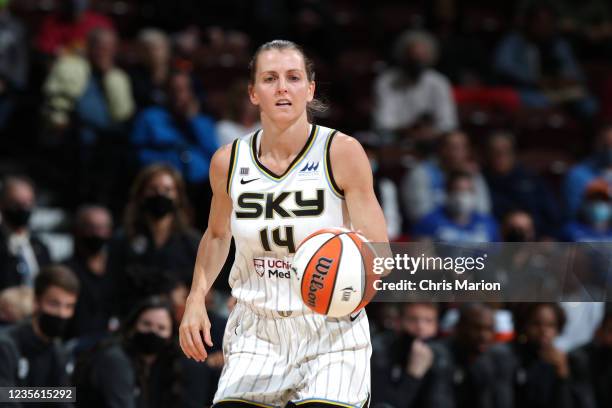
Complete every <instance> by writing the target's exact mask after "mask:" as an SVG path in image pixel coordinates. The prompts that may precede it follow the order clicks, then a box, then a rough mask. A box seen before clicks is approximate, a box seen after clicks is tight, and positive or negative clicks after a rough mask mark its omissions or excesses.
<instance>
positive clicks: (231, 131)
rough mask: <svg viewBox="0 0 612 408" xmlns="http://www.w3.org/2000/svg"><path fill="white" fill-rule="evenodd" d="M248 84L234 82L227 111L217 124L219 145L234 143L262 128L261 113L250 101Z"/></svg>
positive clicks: (240, 81)
mask: <svg viewBox="0 0 612 408" xmlns="http://www.w3.org/2000/svg"><path fill="white" fill-rule="evenodd" d="M247 86H248V82H247V81H244V80H238V81H236V82H234V84H233V85H232V87H231V88H230V91H229V92H228V95H227V110H226V114H225V116H224V118H223V119H221V120H220V121H219V122H218V123H217V136H218V137H219V144H220V145H225V144H228V143H232V142H233V141H234V140H235V139H237V138H239V137H242V136H244V135H246V134H249V133H252V132H255V131H256V130H257V129H259V128H260V127H261V124H260V123H259V111H258V109H257V107H256V106H255V105H253V104H252V103H251V101H250V99H249V95H248V93H247Z"/></svg>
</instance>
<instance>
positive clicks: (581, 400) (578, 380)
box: [570, 304, 612, 408]
mask: <svg viewBox="0 0 612 408" xmlns="http://www.w3.org/2000/svg"><path fill="white" fill-rule="evenodd" d="M570 365H571V371H572V385H573V388H574V389H575V390H576V391H577V392H576V393H575V394H576V396H577V402H576V404H575V406H576V407H577V408H594V407H609V406H612V392H611V390H610V384H612V304H608V306H607V309H606V313H605V316H604V318H603V320H602V322H601V324H600V325H599V327H598V328H597V331H596V332H595V336H594V338H593V340H592V341H591V342H590V343H589V344H587V345H585V346H583V347H581V348H579V349H577V350H575V351H573V352H572V353H571V354H570Z"/></svg>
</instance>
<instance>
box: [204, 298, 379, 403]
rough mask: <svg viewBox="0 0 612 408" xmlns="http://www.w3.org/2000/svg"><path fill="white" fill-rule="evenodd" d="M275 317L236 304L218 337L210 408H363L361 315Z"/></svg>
mask: <svg viewBox="0 0 612 408" xmlns="http://www.w3.org/2000/svg"><path fill="white" fill-rule="evenodd" d="M268 314H269V312H268ZM274 315H275V317H270V316H269V315H268V317H266V316H265V315H264V314H263V312H262V311H257V310H255V309H253V308H252V307H250V306H248V305H246V304H244V303H241V302H238V303H237V304H236V306H235V307H234V310H233V311H232V313H231V315H230V317H229V320H228V322H227V326H226V329H225V334H224V337H223V357H224V359H225V366H224V367H223V372H222V374H221V378H220V380H219V386H218V389H217V393H216V394H215V398H214V402H215V403H218V402H222V401H228V400H234V401H244V402H252V403H257V404H260V405H261V406H274V407H277V406H284V405H285V404H286V403H287V402H289V401H292V402H294V403H296V404H298V405H299V403H300V402H310V401H312V402H315V401H320V402H329V403H333V404H338V405H340V406H346V407H351V406H352V407H362V406H364V405H366V404H367V401H368V399H369V395H370V356H371V354H372V346H371V343H370V330H369V326H368V318H367V316H366V313H365V310H362V311H361V312H360V313H359V314H358V315H356V316H353V317H349V316H347V317H343V318H328V317H325V316H322V315H318V314H308V315H302V314H298V315H290V316H288V317H282V316H281V315H279V314H274Z"/></svg>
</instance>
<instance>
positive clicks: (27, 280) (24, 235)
mask: <svg viewBox="0 0 612 408" xmlns="http://www.w3.org/2000/svg"><path fill="white" fill-rule="evenodd" d="M35 204H36V196H35V192H34V186H33V184H32V182H31V181H30V180H29V179H28V178H26V177H21V176H10V177H7V178H6V179H5V180H4V185H3V189H2V195H1V198H0V210H1V211H2V225H1V226H0V289H2V288H6V287H9V286H17V285H26V286H33V284H34V278H36V275H37V274H38V271H39V269H40V268H41V267H43V266H45V265H47V264H49V263H50V262H51V256H50V254H49V250H48V249H47V247H46V246H45V244H43V243H42V241H40V240H39V239H38V238H37V237H36V236H35V235H33V234H32V232H31V231H30V229H29V227H28V224H29V220H30V216H31V214H32V210H33V209H34V206H35Z"/></svg>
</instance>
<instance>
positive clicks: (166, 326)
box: [136, 308, 172, 339]
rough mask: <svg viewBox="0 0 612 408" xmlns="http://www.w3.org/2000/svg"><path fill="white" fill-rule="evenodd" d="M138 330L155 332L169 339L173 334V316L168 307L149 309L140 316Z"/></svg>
mask: <svg viewBox="0 0 612 408" xmlns="http://www.w3.org/2000/svg"><path fill="white" fill-rule="evenodd" d="M136 331H139V332H141V333H151V332H153V333H155V334H157V335H158V336H160V337H163V338H165V339H169V338H170V336H172V318H171V317H170V315H169V314H168V311H167V310H166V309H162V308H158V309H149V310H147V311H146V312H144V313H143V314H141V315H140V317H139V318H138V321H137V322H136Z"/></svg>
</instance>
